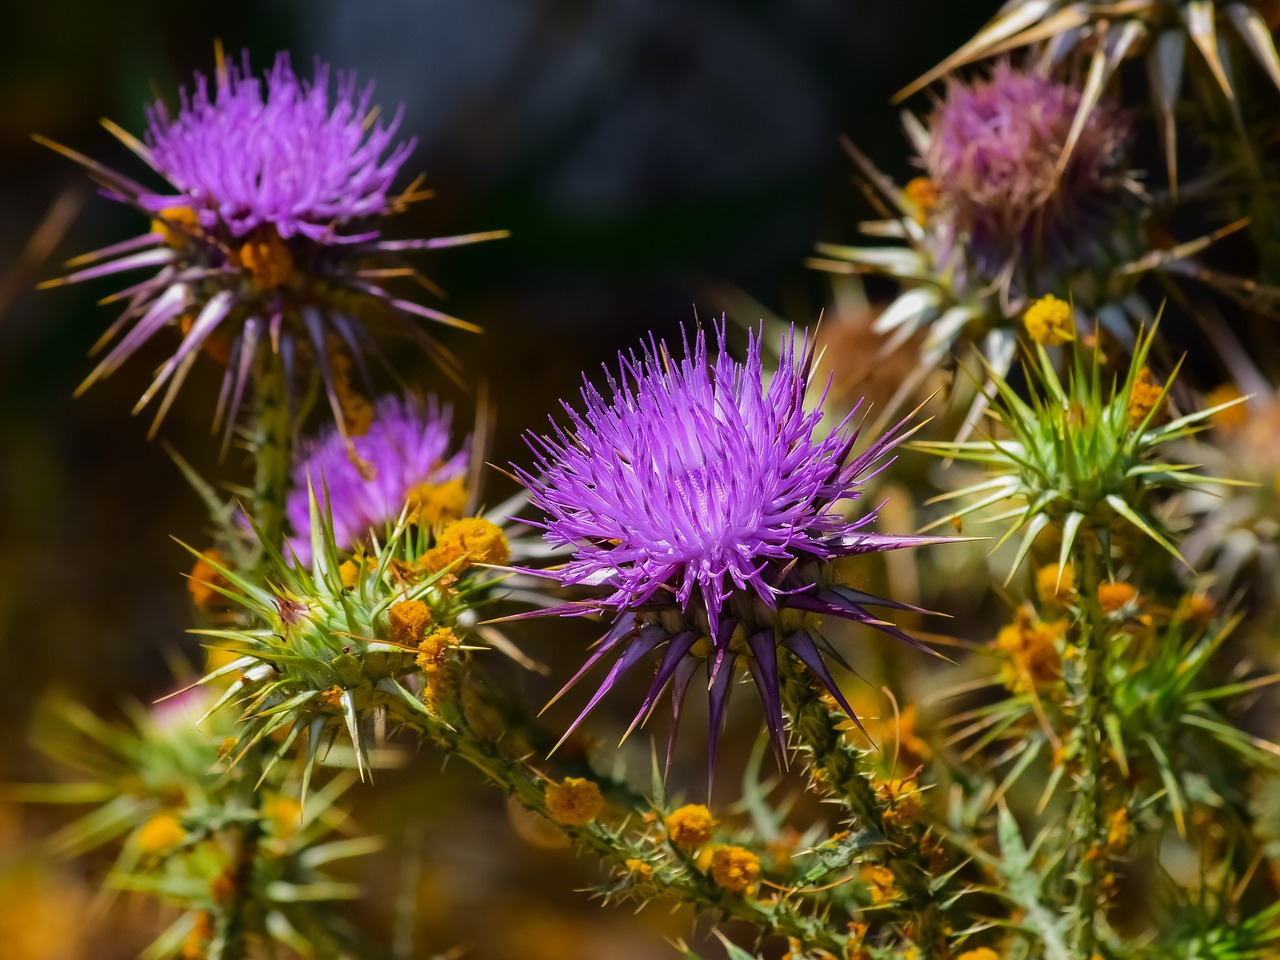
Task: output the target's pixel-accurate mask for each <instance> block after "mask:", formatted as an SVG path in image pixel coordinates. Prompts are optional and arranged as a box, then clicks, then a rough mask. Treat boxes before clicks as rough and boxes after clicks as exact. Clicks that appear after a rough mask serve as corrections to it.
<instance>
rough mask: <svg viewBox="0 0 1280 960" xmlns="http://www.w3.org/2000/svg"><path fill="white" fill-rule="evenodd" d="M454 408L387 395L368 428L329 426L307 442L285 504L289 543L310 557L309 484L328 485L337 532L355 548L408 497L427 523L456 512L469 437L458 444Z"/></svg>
mask: <svg viewBox="0 0 1280 960" xmlns="http://www.w3.org/2000/svg"><path fill="white" fill-rule="evenodd" d="M452 413H453V411H452V409H451V408H450V407H449V406H448V405H447V404H446V405H444V406H441V405H440V403H439V402H438V401H437V400H436V398H435V397H434V396H432V397H429V398H428V399H427V400H426V401H425V402H423V401H421V400H419V399H417V398H416V397H414V396H413V395H412V394H405V395H404V396H403V397H400V396H395V395H388V396H384V397H382V398H381V399H380V400H379V401H378V403H377V405H376V407H375V409H374V412H373V417H372V420H371V421H370V423H369V425H368V428H367V429H366V430H365V431H364V432H363V433H362V434H361V435H359V436H354V437H346V436H343V434H342V432H341V431H340V430H338V428H337V427H329V428H327V429H326V430H325V431H324V432H323V433H322V434H321V435H320V436H319V437H318V438H316V439H315V440H313V441H312V442H311V443H309V444H306V445H304V446H303V447H302V449H301V451H300V453H301V458H300V459H299V461H298V463H297V465H296V466H295V467H294V471H293V490H292V492H291V493H290V494H289V499H288V501H287V503H286V505H285V512H286V514H287V516H288V520H289V527H290V530H291V536H290V540H289V545H290V548H291V549H292V550H293V551H294V552H295V553H296V554H297V557H298V561H299V562H300V563H302V564H304V565H307V564H309V563H310V562H311V539H312V538H311V519H312V512H311V496H312V494H311V491H312V490H313V489H314V490H321V489H323V490H324V493H325V498H326V507H327V509H328V516H327V517H326V520H328V521H330V522H331V523H332V530H333V539H334V542H335V543H337V544H338V546H339V548H340V549H342V550H353V549H355V548H356V547H357V546H359V545H360V544H361V543H363V542H364V540H365V538H366V537H367V536H368V535H369V534H370V533H371V532H372V533H375V534H379V535H380V534H382V533H383V532H384V531H385V530H387V529H388V528H389V527H394V526H395V524H396V522H397V521H398V520H399V518H400V514H401V513H402V512H403V511H404V509H405V507H406V505H412V506H413V507H415V508H417V509H424V508H425V509H426V510H427V512H428V517H427V519H428V521H429V525H438V524H439V523H441V522H443V521H448V520H457V519H459V518H460V517H461V516H462V514H463V511H464V509H465V507H466V501H467V493H466V487H465V484H464V482H463V481H464V479H465V477H466V475H467V469H468V462H469V459H470V458H469V455H468V452H467V449H466V441H464V442H463V444H462V448H461V449H457V450H454V449H453V443H452V436H451V430H450V420H451V419H452Z"/></svg>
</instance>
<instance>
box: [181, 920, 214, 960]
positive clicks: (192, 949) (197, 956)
mask: <svg viewBox="0 0 1280 960" xmlns="http://www.w3.org/2000/svg"><path fill="white" fill-rule="evenodd" d="M216 935H217V928H216V927H215V926H214V923H213V916H212V915H211V914H210V913H209V911H208V910H201V911H199V912H198V913H197V914H196V916H195V920H194V921H193V922H192V924H191V929H190V930H188V931H187V934H186V936H185V937H183V938H182V952H181V957H182V960H204V958H205V956H206V955H207V953H206V951H207V948H208V947H209V944H210V943H212V942H213V938H214V937H215V936H216Z"/></svg>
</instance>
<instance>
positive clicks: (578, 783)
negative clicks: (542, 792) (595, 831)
mask: <svg viewBox="0 0 1280 960" xmlns="http://www.w3.org/2000/svg"><path fill="white" fill-rule="evenodd" d="M546 798H547V813H548V814H550V816H551V819H552V820H554V821H555V822H556V823H561V824H564V825H565V826H570V827H585V826H586V825H587V824H588V823H590V822H591V821H592V820H594V819H595V818H596V817H598V816H600V811H601V810H603V809H604V797H603V796H601V795H600V787H599V785H598V784H597V783H595V781H592V780H587V779H585V778H583V777H565V778H564V781H563V782H561V783H549V784H547V794H546Z"/></svg>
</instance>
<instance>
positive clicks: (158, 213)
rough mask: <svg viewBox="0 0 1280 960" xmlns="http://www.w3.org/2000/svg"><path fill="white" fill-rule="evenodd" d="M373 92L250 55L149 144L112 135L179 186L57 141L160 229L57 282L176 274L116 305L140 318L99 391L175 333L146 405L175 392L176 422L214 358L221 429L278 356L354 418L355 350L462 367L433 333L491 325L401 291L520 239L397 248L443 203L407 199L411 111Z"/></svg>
mask: <svg viewBox="0 0 1280 960" xmlns="http://www.w3.org/2000/svg"><path fill="white" fill-rule="evenodd" d="M372 93H373V86H372V84H368V85H366V86H365V87H364V88H363V89H360V90H358V89H357V83H356V78H355V75H354V74H345V75H343V74H340V75H339V76H338V79H337V84H336V92H335V93H334V95H333V96H332V97H331V95H330V83H329V68H328V67H327V66H325V65H324V64H323V63H320V62H317V64H316V68H315V74H314V77H313V79H311V80H304V79H300V78H299V77H298V76H297V74H295V73H294V71H293V68H292V66H291V65H290V62H289V58H288V56H287V55H286V54H283V53H282V54H280V55H279V56H278V57H277V58H276V62H275V65H274V66H273V67H272V69H271V70H270V71H268V72H267V73H266V74H265V76H264V77H262V78H261V79H259V78H257V77H254V76H253V75H252V74H251V71H250V68H249V59H248V54H245V55H244V57H243V59H242V63H241V65H240V66H239V67H237V66H236V65H235V64H225V63H223V62H221V59H219V64H218V69H217V71H216V74H215V76H214V77H213V78H212V79H211V78H208V77H205V76H203V75H200V74H197V75H196V78H195V84H194V88H193V90H191V91H187V90H185V89H184V90H183V91H182V92H181V97H180V106H179V108H178V110H177V112H176V114H174V113H171V112H170V111H169V109H168V108H166V107H165V105H164V104H163V103H157V104H155V105H153V106H152V107H150V108H149V109H148V110H147V120H148V124H147V132H146V134H145V137H144V141H145V142H143V141H139V140H138V139H136V138H135V137H133V136H131V135H130V134H128V133H126V132H124V131H123V130H121V129H119V128H118V127H116V126H115V125H114V124H109V125H108V126H109V129H111V130H112V132H113V133H115V134H116V136H118V137H119V138H120V139H121V140H122V141H123V142H124V143H125V144H126V145H127V146H128V147H129V148H130V149H131V150H133V152H134V153H136V154H137V155H138V156H139V157H140V158H141V159H142V160H144V161H145V162H146V163H147V164H148V165H149V166H151V167H152V169H154V170H155V171H156V172H157V173H158V174H160V175H161V176H162V177H163V178H164V179H165V180H166V181H167V182H168V183H169V185H170V187H171V189H170V190H160V191H157V190H153V189H150V188H148V187H145V186H143V185H141V184H139V183H137V182H135V181H134V180H132V179H130V178H128V177H126V176H123V175H121V174H119V173H116V172H115V171H112V170H109V169H107V168H106V167H104V166H102V165H101V164H98V163H96V162H95V161H93V160H91V159H89V158H87V157H84V156H82V155H80V154H78V153H76V152H74V151H72V150H69V149H66V148H64V147H58V146H57V145H55V144H50V146H53V147H54V148H55V149H57V150H59V151H60V152H62V153H64V154H65V155H67V156H69V157H71V158H72V159H74V160H76V161H77V162H79V163H81V164H82V165H84V166H85V167H87V168H88V170H89V171H90V174H91V176H92V177H93V178H94V179H95V180H96V181H97V182H98V183H99V184H100V185H101V186H102V187H103V189H104V193H105V194H106V196H108V197H110V198H112V199H114V200H117V201H119V202H122V203H126V204H128V205H130V206H132V207H134V208H135V209H137V210H138V211H139V212H141V213H143V214H145V215H146V216H148V217H150V218H152V219H151V229H150V230H149V231H148V232H147V233H145V234H143V235H142V236H139V237H136V238H134V239H132V240H127V241H125V242H123V243H119V244H115V245H113V246H110V247H106V248H104V249H102V250H98V251H95V252H94V253H91V254H87V255H85V256H82V257H79V258H77V259H76V260H74V261H72V262H71V264H69V265H71V266H83V265H85V264H92V265H91V266H86V267H85V268H84V269H79V270H77V271H76V272H74V273H72V274H70V275H69V276H67V277H64V278H62V279H61V280H58V281H53V282H54V283H55V284H56V283H74V282H79V281H83V280H89V279H93V278H96V277H102V276H108V275H113V274H116V273H121V272H124V271H128V270H134V269H143V268H158V272H157V273H156V274H155V275H154V276H152V277H151V278H149V279H147V280H144V281H142V282H140V283H138V284H135V285H134V286H131V287H129V288H127V289H126V290H123V291H121V292H120V293H118V294H116V296H115V297H113V298H112V299H115V300H123V301H125V303H126V304H127V306H126V308H125V311H124V313H123V315H122V316H121V317H120V318H119V320H117V322H116V323H115V324H114V325H113V326H112V327H111V329H110V330H109V331H108V332H107V334H106V335H105V336H104V337H103V338H102V341H101V342H100V344H99V345H100V346H101V345H103V344H105V343H107V342H109V341H110V340H111V339H113V338H115V337H117V335H120V334H121V333H122V332H123V335H122V336H119V339H118V341H117V342H116V344H115V346H114V347H113V348H112V349H111V350H110V351H109V352H108V353H107V354H106V356H105V357H104V358H103V359H102V361H101V362H100V363H99V364H98V366H97V368H96V369H95V370H94V371H93V372H92V373H91V374H90V375H89V377H88V378H87V379H86V381H85V383H84V384H83V385H82V387H81V389H82V390H83V389H85V388H87V387H88V386H89V385H90V384H92V383H93V382H94V381H96V380H98V379H100V378H101V377H104V376H106V375H107V374H109V373H111V372H113V371H114V370H115V369H117V368H118V367H119V366H120V365H121V364H122V363H123V362H124V361H125V360H127V359H128V358H129V357H130V356H132V355H133V354H134V353H135V352H136V351H137V350H138V349H139V348H140V347H142V346H143V344H145V343H146V342H147V341H149V340H150V339H151V338H152V337H154V336H155V335H156V334H158V333H159V332H160V331H161V330H163V329H166V328H171V327H173V328H178V329H179V331H180V332H181V334H182V339H181V342H180V343H179V345H178V347H177V349H176V350H175V352H174V353H173V355H172V356H171V357H170V358H169V359H168V360H167V361H166V362H165V363H164V364H163V365H162V366H161V368H160V370H159V372H158V374H157V376H156V378H155V380H154V381H153V383H152V384H151V386H150V387H149V388H148V389H147V391H146V392H145V393H144V394H143V396H142V399H141V400H140V401H139V403H138V406H137V409H141V408H142V407H143V406H145V405H146V404H147V403H148V402H150V401H151V400H152V399H153V398H154V397H155V395H156V394H157V393H158V392H159V391H160V390H161V389H165V391H166V392H165V396H164V399H163V400H162V402H161V405H160V408H159V411H158V414H157V417H156V425H157V426H158V425H159V422H160V420H161V419H162V418H163V416H164V414H165V412H166V410H167V409H168V407H169V405H170V403H171V402H172V400H173V398H174V396H175V395H176V393H177V391H178V389H179V388H180V386H181V384H182V382H183V381H184V380H185V379H186V377H187V375H188V373H189V372H190V370H191V367H192V365H193V364H194V362H195V360H196V358H197V356H199V355H200V354H201V353H205V354H207V355H209V356H211V357H213V358H214V359H216V360H217V361H218V362H220V363H222V364H224V365H225V368H226V369H225V374H224V377H223V383H222V390H221V393H220V396H219V400H218V409H217V415H216V419H217V420H219V421H221V420H222V418H224V417H225V418H226V423H227V433H228V436H229V435H230V431H231V428H232V427H233V426H234V424H235V422H236V419H237V414H238V411H239V409H240V406H241V403H242V400H243V398H244V395H245V390H246V387H247V385H248V383H249V382H250V380H251V378H252V377H253V376H254V373H255V371H256V370H257V369H259V368H260V367H261V365H262V360H263V359H264V356H263V355H264V354H275V355H277V356H278V362H279V363H280V365H281V366H282V367H283V371H284V374H285V376H286V378H287V382H288V383H289V386H290V389H291V390H292V389H293V388H294V381H295V377H296V376H297V375H298V374H301V373H304V372H305V373H307V374H308V375H311V376H316V375H318V376H319V378H320V379H321V381H322V382H323V384H324V387H325V391H326V393H327V395H328V398H329V401H330V405H331V406H332V408H333V410H334V413H335V416H336V419H337V420H338V421H339V423H341V420H342V417H341V413H340V405H339V402H338V396H337V392H336V391H335V388H334V378H333V370H332V368H331V357H332V356H333V355H334V354H335V353H338V352H347V353H349V354H351V356H352V358H353V359H354V360H355V361H356V362H357V364H359V365H360V367H361V372H362V374H364V375H365V376H366V377H367V372H366V371H365V369H364V357H365V355H366V354H371V355H373V356H374V357H376V358H378V359H379V360H382V359H383V357H382V354H381V352H380V351H379V349H378V347H377V345H376V343H375V339H374V333H378V332H385V333H387V334H391V335H394V336H398V337H401V338H405V339H410V340H413V341H416V342H417V343H418V344H419V345H420V346H422V347H423V348H424V349H426V350H427V351H428V352H430V353H432V354H434V355H436V356H437V357H439V358H441V360H442V362H445V363H448V364H452V363H453V362H454V361H453V360H452V359H451V358H449V357H448V356H447V355H446V354H444V353H443V352H442V351H441V349H440V348H439V346H438V345H437V344H436V342H435V340H434V339H433V338H432V337H430V336H428V335H427V334H426V333H425V332H424V331H423V330H422V329H420V326H419V323H420V321H421V320H422V319H424V318H425V319H429V320H435V321H439V322H442V323H445V324H447V325H451V326H459V327H463V328H469V329H475V328H474V327H472V326H471V325H470V324H467V323H465V322H464V321H461V320H458V319H457V318H455V317H451V316H449V315H448V314H445V313H442V312H440V311H438V310H434V309H431V308H430V307H426V306H422V305H420V304H417V303H414V302H412V301H409V300H405V299H401V298H399V297H397V296H396V295H395V294H394V293H392V292H391V291H390V290H389V289H387V287H386V286H385V285H384V284H385V281H386V279H388V278H390V277H397V276H404V277H410V278H414V279H417V280H418V281H420V282H421V283H422V284H423V285H424V286H426V287H427V288H428V289H431V288H432V287H431V285H430V283H429V281H427V280H426V279H425V278H423V277H421V276H420V275H418V274H417V273H416V271H414V270H413V269H412V268H410V267H409V266H408V265H407V264H406V263H405V262H404V261H403V259H402V254H404V253H407V252H410V251H414V250H427V249H433V248H437V247H449V246H456V245H459V244H464V243H471V242H475V241H478V240H484V239H491V238H495V237H498V236H504V235H505V231H495V232H491V233H487V234H470V235H466V236H458V237H442V238H437V239H429V240H383V239H381V234H382V228H383V225H384V223H385V221H386V219H387V218H388V217H389V216H391V215H392V214H394V213H397V212H399V211H401V210H403V209H404V208H405V207H406V206H407V205H408V204H410V203H412V202H414V201H415V200H419V199H423V198H424V197H425V196H426V195H427V194H424V193H422V192H419V191H418V190H417V183H416V182H415V183H414V184H413V185H411V186H410V187H409V188H408V189H406V190H405V191H404V192H403V193H400V194H397V195H392V194H391V193H390V190H391V184H392V181H393V180H394V179H395V176H396V174H397V173H398V172H399V170H400V168H401V166H402V165H403V164H404V162H405V159H406V158H407V157H408V155H409V153H410V152H411V151H412V149H413V146H414V141H413V140H412V139H410V140H399V139H397V130H398V128H399V125H400V118H401V111H400V110H397V111H396V113H395V114H394V115H393V117H392V119H391V120H390V122H389V123H383V122H382V121H381V120H376V121H375V120H374V119H373V118H374V116H375V113H376V111H375V110H373V109H371V106H370V103H371V98H372Z"/></svg>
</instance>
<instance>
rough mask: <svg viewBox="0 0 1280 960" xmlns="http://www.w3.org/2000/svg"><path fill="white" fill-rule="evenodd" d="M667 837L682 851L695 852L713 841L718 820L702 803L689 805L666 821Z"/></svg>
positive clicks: (668, 817) (670, 815) (675, 811)
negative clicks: (712, 835) (712, 837)
mask: <svg viewBox="0 0 1280 960" xmlns="http://www.w3.org/2000/svg"><path fill="white" fill-rule="evenodd" d="M666 826H667V836H668V837H670V838H671V842H672V843H674V844H675V845H676V846H677V847H679V848H680V849H681V850H694V849H696V848H698V847H700V846H702V845H703V844H704V843H706V842H707V841H709V840H710V839H711V834H712V833H713V832H714V831H715V828H716V820H715V817H713V816H711V811H710V810H708V809H707V808H706V807H705V806H703V805H702V804H700V803H687V804H685V805H684V806H683V807H680V808H679V809H678V810H673V811H671V813H670V814H668V815H667V819H666Z"/></svg>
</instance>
